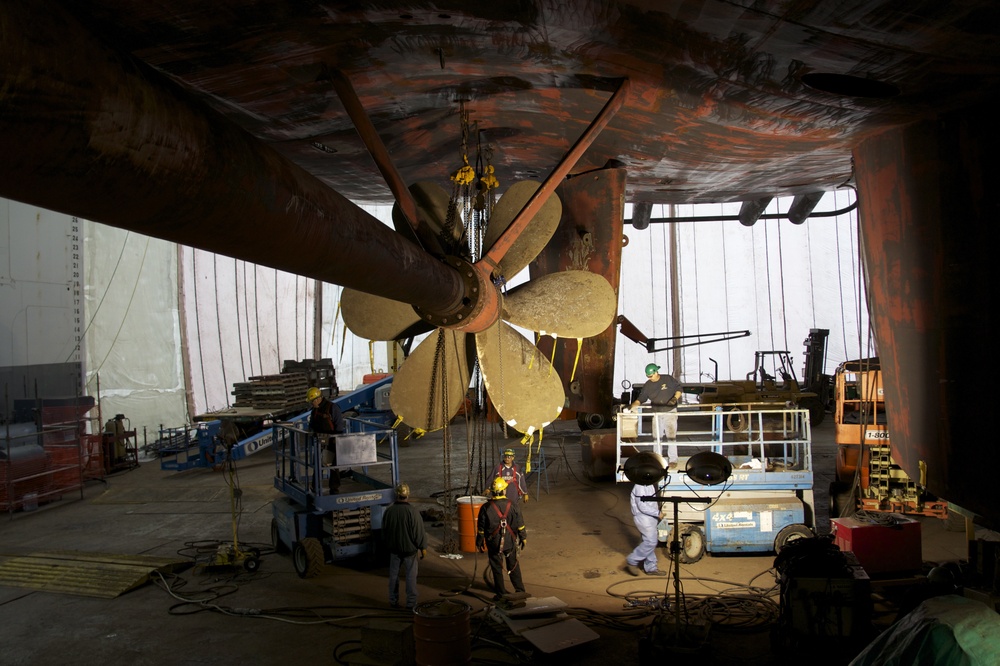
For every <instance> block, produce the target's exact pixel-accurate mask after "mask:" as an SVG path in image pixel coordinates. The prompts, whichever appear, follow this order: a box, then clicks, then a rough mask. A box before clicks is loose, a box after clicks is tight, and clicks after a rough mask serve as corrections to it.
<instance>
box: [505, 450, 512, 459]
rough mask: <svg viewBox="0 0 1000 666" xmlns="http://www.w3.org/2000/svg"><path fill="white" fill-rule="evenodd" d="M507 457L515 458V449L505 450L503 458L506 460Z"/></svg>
mask: <svg viewBox="0 0 1000 666" xmlns="http://www.w3.org/2000/svg"><path fill="white" fill-rule="evenodd" d="M507 456H511V457H513V456H514V449H504V450H503V457H504V458H506V457H507Z"/></svg>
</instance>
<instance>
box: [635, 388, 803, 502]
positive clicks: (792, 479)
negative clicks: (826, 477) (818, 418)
mask: <svg viewBox="0 0 1000 666" xmlns="http://www.w3.org/2000/svg"><path fill="white" fill-rule="evenodd" d="M673 417H676V419H677V436H676V441H669V440H668V438H667V437H666V435H665V433H666V431H667V428H668V422H669V420H670V419H671V418H673ZM617 431H618V437H617V439H618V446H617V460H616V461H615V462H616V465H615V479H616V480H617V481H620V482H623V481H628V479H626V478H625V474H624V472H623V469H624V464H625V461H626V460H627V459H628V457H629V456H630V455H634V454H635V453H638V452H641V451H652V452H654V453H657V454H659V455H661V456H663V457H664V459H668V458H669V459H670V461H671V462H676V467H674V466H673V465H671V470H673V469H676V470H677V473H672V474H671V481H669V482H668V485H674V484H676V485H678V486H684V485H685V484H686V482H689V480H687V479H686V477H685V475H684V466H685V464H686V463H687V460H688V458H690V457H691V456H693V455H695V454H696V453H699V452H701V451H714V452H716V453H719V454H722V455H723V456H725V457H726V458H728V459H729V462H730V463H732V465H733V476H732V477H731V481H730V483H731V484H732V485H733V486H739V485H743V484H746V485H751V486H754V487H756V488H760V487H772V488H807V487H808V488H810V489H811V488H812V447H811V442H812V432H811V429H810V424H809V411H808V410H806V409H797V408H778V407H775V406H773V405H761V404H759V403H758V404H726V405H711V406H708V405H704V406H702V405H681V406H680V407H679V408H678V409H677V410H676V411H674V412H664V411H656V410H655V408H652V407H648V406H647V407H639V408H638V409H635V410H630V411H629V412H623V413H621V414H619V415H618V418H617Z"/></svg>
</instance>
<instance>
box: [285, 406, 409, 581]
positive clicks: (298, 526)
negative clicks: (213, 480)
mask: <svg viewBox="0 0 1000 666" xmlns="http://www.w3.org/2000/svg"><path fill="white" fill-rule="evenodd" d="M347 424H348V429H349V430H351V431H353V432H349V433H348V434H345V435H334V436H331V440H332V441H333V444H334V446H335V447H336V451H337V463H338V464H337V465H327V464H324V463H323V450H324V448H325V445H324V444H323V443H322V442H321V441H320V439H319V438H318V437H317V435H316V434H315V433H311V432H309V431H307V430H305V429H304V428H303V427H302V426H301V425H299V424H293V423H277V424H275V425H274V429H275V433H274V441H275V442H277V443H278V444H276V445H275V447H274V451H275V472H274V487H275V488H277V489H278V490H280V491H281V492H282V493H284V495H285V496H284V497H281V498H278V499H277V500H275V501H274V502H272V511H273V518H272V520H271V542H272V544H273V545H274V547H275V550H277V551H278V552H291V554H292V563H293V564H294V566H295V571H296V573H298V574H299V576H300V577H302V578H311V577H312V576H316V575H317V574H319V573H320V571H321V570H322V567H323V565H324V563H326V562H333V561H336V560H341V559H345V558H349V557H355V556H359V555H368V554H372V555H374V554H376V553H377V552H378V543H379V537H380V531H381V529H382V514H383V512H384V510H385V509H386V507H388V506H389V505H390V504H392V503H393V502H394V501H396V492H395V487H396V484H397V483H398V482H399V471H398V469H397V466H396V461H397V458H398V448H397V440H396V431H395V430H392V429H386V428H382V429H372V427H371V426H372V424H371V423H370V422H365V421H362V420H360V419H347ZM331 474H340V475H341V483H340V491H339V492H338V493H337V494H335V495H334V494H331V493H330V492H329V490H328V487H329V479H330V475H331Z"/></svg>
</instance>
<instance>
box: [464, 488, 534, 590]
mask: <svg viewBox="0 0 1000 666" xmlns="http://www.w3.org/2000/svg"><path fill="white" fill-rule="evenodd" d="M506 493H507V482H506V481H504V480H503V479H502V478H501V477H497V478H496V479H494V480H493V486H492V494H493V498H492V499H491V500H490V501H488V502H487V503H486V504H484V505H483V506H482V507H481V508H480V509H479V519H478V523H477V528H478V529H477V532H476V549H477V550H479V552H481V553H482V552H485V553H488V554H489V560H490V570H491V571H492V572H493V591H494V592H495V593H496V596H494V597H493V600H494V601H499V600H500V598H501V597H502V596H504V595H505V594H507V588H506V586H505V585H504V580H503V573H504V571H506V572H507V574H508V575H509V576H510V583H511V585H513V586H514V591H515V592H524V583H523V582H522V581H521V565H520V563H519V562H518V561H517V551H518V550H519V549H520V550H524V546H525V544H526V543H527V538H528V535H527V533H526V532H525V529H524V520H523V519H522V518H521V511H520V509H519V508H518V505H517V502H512V501H511V500H509V499H507V497H506Z"/></svg>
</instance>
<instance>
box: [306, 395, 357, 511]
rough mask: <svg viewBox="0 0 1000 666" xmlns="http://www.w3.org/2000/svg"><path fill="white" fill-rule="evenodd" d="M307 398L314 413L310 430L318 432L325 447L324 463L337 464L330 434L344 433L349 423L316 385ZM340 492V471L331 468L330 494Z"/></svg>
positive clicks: (317, 434)
mask: <svg viewBox="0 0 1000 666" xmlns="http://www.w3.org/2000/svg"><path fill="white" fill-rule="evenodd" d="M306 400H308V401H309V404H311V405H312V413H311V414H309V430H311V431H313V432H314V433H316V436H317V439H318V440H319V441H320V442H321V443H322V445H323V446H324V447H325V450H326V453H324V455H323V464H324V465H336V464H337V447H336V443H335V442H334V441H332V440H331V439H330V435H342V434H344V433H345V432H347V423H346V422H345V421H344V415H343V414H342V413H341V411H340V407H337V405H335V404H334V403H333V402H331V401H330V400H329V399H328V398H326V397H325V396H324V395H323V392H322V391H320V390H319V389H318V388H316V387H315V386H314V387H312V388H311V389H309V390H308V391H307V392H306ZM338 492H340V472H339V470H336V469H331V470H330V494H331V495H336V494H337V493H338Z"/></svg>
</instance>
